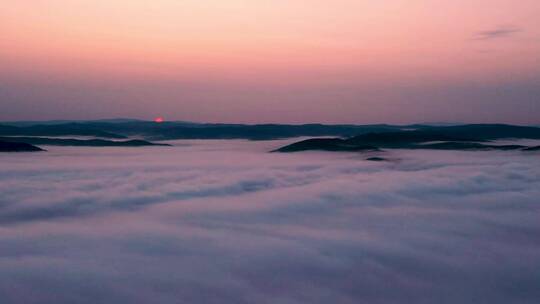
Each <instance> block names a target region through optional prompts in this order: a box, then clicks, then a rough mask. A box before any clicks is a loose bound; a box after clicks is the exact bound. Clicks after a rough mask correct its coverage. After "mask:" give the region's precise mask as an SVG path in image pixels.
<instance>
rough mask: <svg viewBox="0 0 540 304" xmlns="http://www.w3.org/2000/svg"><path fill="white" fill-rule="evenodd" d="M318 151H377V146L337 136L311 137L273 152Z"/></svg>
mask: <svg viewBox="0 0 540 304" xmlns="http://www.w3.org/2000/svg"><path fill="white" fill-rule="evenodd" d="M307 150H320V151H377V150H378V148H377V147H373V146H363V145H354V144H352V145H351V144H348V143H347V141H346V140H343V139H339V138H313V139H307V140H303V141H300V142H297V143H294V144H291V145H287V146H285V147H282V148H280V149H277V150H275V151H274V152H298V151H307Z"/></svg>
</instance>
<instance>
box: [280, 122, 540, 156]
mask: <svg viewBox="0 0 540 304" xmlns="http://www.w3.org/2000/svg"><path fill="white" fill-rule="evenodd" d="M509 138H515V139H540V128H537V127H523V126H511V125H502V124H491V125H461V126H448V127H433V126H430V127H420V128H416V129H414V130H402V131H389V132H372V133H366V134H361V135H357V136H353V137H349V138H345V139H342V138H325V139H320V138H314V139H307V140H303V141H299V142H296V143H293V144H290V145H287V146H284V147H282V148H279V149H277V150H276V151H277V152H298V151H308V150H319V151H366V150H371V151H374V150H380V149H435V150H524V151H535V150H539V149H540V147H528V146H523V145H496V144H493V143H490V142H491V141H492V140H497V139H509Z"/></svg>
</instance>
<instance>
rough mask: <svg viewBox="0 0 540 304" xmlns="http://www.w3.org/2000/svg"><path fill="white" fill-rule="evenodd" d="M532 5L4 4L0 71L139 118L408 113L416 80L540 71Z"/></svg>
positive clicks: (465, 0)
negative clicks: (404, 109)
mask: <svg viewBox="0 0 540 304" xmlns="http://www.w3.org/2000/svg"><path fill="white" fill-rule="evenodd" d="M0 1H1V0H0ZM538 15H540V1H538V0H521V1H514V0H456V1H439V0H418V1H410V0H381V1H358V0H337V1H331V2H329V1H327V0H273V1H262V0H249V1H248V0H184V1H176V0H156V1H137V0H129V1H128V0H118V1H104V0H101V1H99V0H98V1H90V0H36V1H5V3H3V4H2V9H1V10H0V37H2V39H0V66H2V71H0V80H2V81H4V82H6V79H7V80H9V82H13V83H15V84H16V86H18V85H21V86H22V85H23V84H29V85H31V84H38V85H39V86H40V87H48V86H49V85H51V84H58V86H61V85H62V84H63V85H65V86H67V87H69V86H72V87H73V88H75V87H77V88H79V87H83V88H82V89H81V90H83V89H84V90H87V89H86V88H87V87H91V88H92V89H94V88H96V87H97V88H103V87H106V88H105V90H99V94H98V93H95V92H94V91H92V94H95V95H98V96H96V97H95V98H97V99H100V100H101V101H102V102H103V103H106V104H112V105H113V107H116V109H117V113H118V115H127V114H129V115H133V116H138V117H144V115H145V113H148V110H149V109H150V108H151V105H150V103H151V102H154V103H159V104H160V108H159V109H156V111H157V112H158V113H164V112H165V111H167V113H169V116H172V117H169V118H174V119H187V120H190V119H192V118H193V117H195V119H200V120H212V121H216V120H217V121H221V120H226V121H228V120H233V121H237V120H243V119H245V118H250V117H256V116H257V117H258V119H261V118H260V117H261V116H265V115H267V114H268V113H269V112H268V111H267V110H268V109H273V108H275V107H283V106H284V103H290V102H291V101H293V100H295V101H294V102H296V103H302V104H294V105H292V109H296V108H298V109H306V108H309V109H314V110H316V111H317V113H316V114H314V116H313V117H312V118H310V121H319V120H324V119H325V118H324V117H325V116H324V115H326V113H328V109H331V108H332V107H333V105H334V103H335V102H339V103H340V105H339V107H337V108H339V109H340V110H339V111H341V112H340V113H341V115H342V116H343V117H347V118H340V117H341V116H340V113H338V112H335V113H334V114H333V116H332V117H335V118H331V119H330V118H329V119H330V120H332V121H335V120H338V121H352V120H354V119H356V118H354V116H353V115H363V116H362V119H365V120H367V121H375V120H377V119H379V118H378V117H386V116H384V115H386V114H384V113H386V112H385V111H391V113H390V112H389V114H388V115H390V116H389V117H391V119H401V118H400V117H399V116H396V115H397V114H396V113H399V112H400V111H397V110H395V109H394V106H393V103H392V100H398V99H399V100H403V102H402V103H405V104H407V100H409V99H410V98H409V97H410V95H411V94H413V93H411V92H407V90H408V89H409V88H416V87H420V86H423V87H427V88H431V90H432V91H433V92H435V91H436V90H437V88H449V87H463V86H464V85H465V86H467V85H469V84H473V85H474V86H476V87H478V86H487V85H497V84H499V83H501V82H510V83H516V82H517V83H525V82H527V83H529V82H531V81H536V80H537V79H538V77H539V75H540V65H539V64H538V62H540V42H539V41H540V38H539V37H540V19H539V18H538ZM154 88H155V89H154ZM353 89H355V90H364V91H365V90H368V91H369V92H364V91H362V92H355V93H354V94H356V95H354V96H353V93H349V91H351V90H353ZM73 90H75V89H73ZM88 90H90V89H88ZM400 90H405V91H404V92H403V91H400ZM447 90H450V89H447ZM59 91H60V89H59ZM64 91H65V90H64ZM75 91H76V90H75ZM140 91H144V92H140ZM62 94H64V93H62ZM73 94H74V95H76V96H79V95H84V96H87V95H88V94H82V93H78V92H77V93H73ZM77 94H79V95H77ZM121 94H125V95H121ZM398 95H399V96H398ZM434 95H437V93H434ZM40 96H41V95H40ZM44 96H45V97H40V98H41V99H44V98H45V99H46V98H49V97H48V96H46V95H44ZM336 96H337V97H336ZM358 96H360V97H358ZM414 97H415V98H416V97H417V95H416V94H414ZM58 98H60V97H58V96H51V97H50V99H53V100H56V99H58ZM425 98H431V97H425ZM486 98H487V97H486ZM302 100H303V101H302ZM370 100H378V102H381V103H386V104H385V105H381V106H380V111H383V112H384V113H382V114H377V113H375V112H370V111H366V110H365V109H366V108H372V109H373V108H376V107H378V106H373V105H371V104H369V103H368V101H370ZM315 103H316V104H315ZM362 103H364V104H362ZM126 104H129V107H127V106H126ZM422 107H424V106H422ZM82 108H85V107H82ZM180 108H182V109H185V111H183V112H180V110H179V109H180ZM216 109H222V110H221V111H219V112H220V113H216ZM223 109H233V110H236V111H243V109H251V110H250V112H247V110H246V112H244V113H242V114H238V117H232V116H231V117H229V116H228V115H231V114H229V113H230V112H229V111H224V110H223ZM388 109H389V110H388ZM74 111H78V112H76V113H80V111H79V110H74ZM132 111H133V112H132ZM336 111H338V110H336ZM21 112H23V110H21ZM98 112H99V113H102V112H103V113H106V111H101V110H100V111H97V112H96V114H95V115H98V114H99V113H98ZM283 112H286V111H285V110H282V111H278V112H277V113H275V114H268V115H273V116H272V117H273V118H272V117H265V121H273V120H278V121H279V120H281V119H282V118H283V116H284V115H285V114H284V113H283ZM115 113H116V112H115ZM123 113H127V114H123ZM158 113H152V114H153V115H157V114H158ZM5 115H8V114H5ZM21 115H22V114H21ZM36 115H37V114H36ZM99 115H102V114H99ZM181 115H187V117H182V116H181ZM348 115H350V116H348ZM0 116H1V114H0ZM287 120H289V119H287ZM292 120H294V121H296V120H297V119H292Z"/></svg>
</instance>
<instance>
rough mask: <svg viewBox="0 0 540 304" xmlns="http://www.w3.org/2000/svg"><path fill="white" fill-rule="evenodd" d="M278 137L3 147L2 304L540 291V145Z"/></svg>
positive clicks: (485, 296) (431, 298)
mask: <svg viewBox="0 0 540 304" xmlns="http://www.w3.org/2000/svg"><path fill="white" fill-rule="evenodd" d="M231 143H233V144H231ZM280 145H281V143H275V142H266V143H246V142H232V141H231V142H223V141H207V142H204V143H202V142H197V141H195V142H193V143H192V145H191V146H183V147H175V148H165V147H152V148H142V149H136V150H130V149H118V148H105V149H89V150H81V149H78V148H56V149H50V152H49V153H48V154H40V155H32V156H28V157H26V156H25V158H23V157H21V156H19V155H17V156H15V155H2V156H1V157H2V158H1V159H0V161H2V164H3V170H2V172H0V193H1V194H2V195H1V196H0V295H2V302H3V303H49V302H55V303H112V302H116V303H120V302H130V303H149V302H152V303H328V302H329V301H332V302H335V303H359V302H366V303H404V302H405V299H407V301H406V302H415V303H435V302H436V303H508V302H512V303H536V302H537V301H538V299H540V292H539V291H538V288H537V283H538V281H539V280H540V276H539V274H538V271H536V270H537V269H538V267H540V223H539V222H538V216H539V215H540V205H539V204H538V199H537V198H538V197H540V160H539V159H538V157H537V156H538V155H536V154H534V153H530V154H526V153H521V152H449V151H395V152H391V153H390V155H389V156H388V158H391V159H393V161H391V162H382V163H379V162H368V161H365V160H363V159H364V157H363V156H359V155H355V154H332V153H326V154H325V153H301V154H287V155H282V154H269V153H264V152H265V151H268V150H270V146H272V147H273V146H280ZM81 151H84V152H81ZM4 164H5V165H4Z"/></svg>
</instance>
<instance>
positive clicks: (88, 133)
mask: <svg viewBox="0 0 540 304" xmlns="http://www.w3.org/2000/svg"><path fill="white" fill-rule="evenodd" d="M66 137H68V138H66ZM73 137H84V138H83V139H81V138H73ZM293 137H333V138H332V139H328V138H326V139H311V140H307V141H303V142H299V143H295V144H293V145H290V146H287V147H283V148H281V149H278V151H281V152H294V151H304V150H328V151H360V150H377V149H391V148H410V149H427V148H429V149H460V150H462V149H467V150H472V149H514V148H515V149H522V148H523V149H524V148H534V147H524V146H507V147H503V146H495V145H490V144H489V141H490V140H495V139H503V138H526V139H540V128H538V127H527V126H513V125H504V124H470V125H442V126H441V125H423V124H412V125H387V124H376V125H348V124H344V125H323V124H304V125H280V124H255V125H245V124H210V123H193V122H182V121H179V122H162V123H156V122H151V121H142V120H132V119H109V120H93V121H50V122H30V121H25V122H7V123H0V140H2V141H4V142H21V143H27V144H33V145H64V146H65V145H69V146H151V145H160V144H156V143H154V142H152V141H163V140H175V139H247V140H271V139H282V138H293ZM130 138H131V139H133V138H143V139H144V140H129V139H130Z"/></svg>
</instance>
